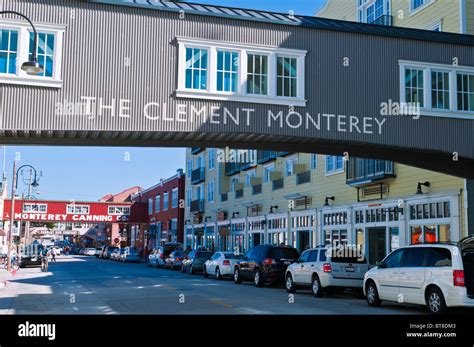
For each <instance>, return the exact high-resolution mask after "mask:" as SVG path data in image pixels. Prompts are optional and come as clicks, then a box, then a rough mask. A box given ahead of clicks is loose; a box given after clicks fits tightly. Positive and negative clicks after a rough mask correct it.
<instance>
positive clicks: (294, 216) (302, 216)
mask: <svg viewBox="0 0 474 347" xmlns="http://www.w3.org/2000/svg"><path fill="white" fill-rule="evenodd" d="M290 218H291V229H290V230H291V239H292V240H293V242H292V246H293V247H295V248H296V249H298V251H299V252H300V253H301V252H303V251H304V250H305V249H308V248H310V247H313V246H314V243H315V242H314V240H315V236H316V210H310V211H293V212H291V213H290Z"/></svg>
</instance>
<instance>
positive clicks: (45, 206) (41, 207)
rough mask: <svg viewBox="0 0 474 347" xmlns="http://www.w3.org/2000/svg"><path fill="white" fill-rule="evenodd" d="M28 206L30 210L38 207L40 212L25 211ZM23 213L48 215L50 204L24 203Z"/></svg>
mask: <svg viewBox="0 0 474 347" xmlns="http://www.w3.org/2000/svg"><path fill="white" fill-rule="evenodd" d="M26 206H30V208H31V207H33V206H38V210H37V211H34V210H32V209H30V210H29V211H28V210H26V209H25V207H26ZM43 208H44V211H42V209H43ZM22 211H23V212H24V213H48V204H36V203H23V207H22Z"/></svg>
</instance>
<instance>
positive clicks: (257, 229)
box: [247, 216, 266, 250]
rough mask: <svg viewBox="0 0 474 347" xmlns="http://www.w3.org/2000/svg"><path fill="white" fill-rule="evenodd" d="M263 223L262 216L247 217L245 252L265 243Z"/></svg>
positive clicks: (263, 218)
mask: <svg viewBox="0 0 474 347" xmlns="http://www.w3.org/2000/svg"><path fill="white" fill-rule="evenodd" d="M265 222H266V220H265V217H264V216H256V217H247V223H248V230H247V235H248V237H247V243H248V246H247V250H249V249H250V248H252V247H255V246H258V245H260V244H262V243H265Z"/></svg>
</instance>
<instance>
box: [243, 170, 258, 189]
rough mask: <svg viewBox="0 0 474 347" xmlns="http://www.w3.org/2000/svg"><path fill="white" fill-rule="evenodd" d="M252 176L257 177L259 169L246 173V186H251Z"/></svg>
mask: <svg viewBox="0 0 474 347" xmlns="http://www.w3.org/2000/svg"><path fill="white" fill-rule="evenodd" d="M252 177H257V171H256V170H255V169H253V170H249V171H247V172H246V173H245V186H246V187H250V186H251V184H250V181H251V179H252Z"/></svg>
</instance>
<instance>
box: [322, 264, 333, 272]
mask: <svg viewBox="0 0 474 347" xmlns="http://www.w3.org/2000/svg"><path fill="white" fill-rule="evenodd" d="M323 271H324V272H332V268H331V264H329V263H326V264H323Z"/></svg>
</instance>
